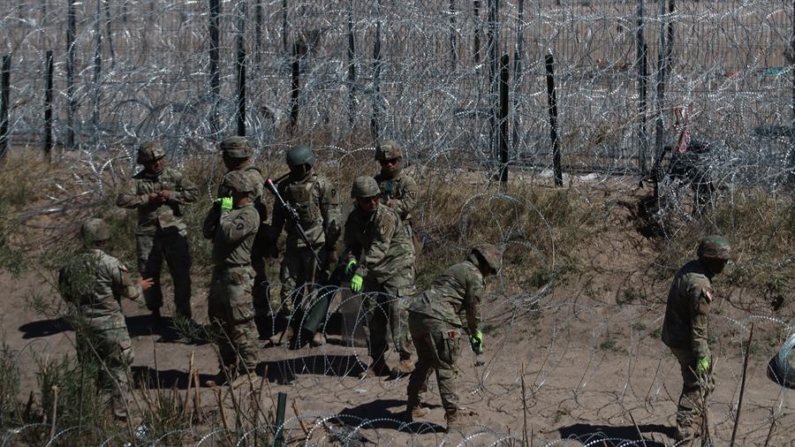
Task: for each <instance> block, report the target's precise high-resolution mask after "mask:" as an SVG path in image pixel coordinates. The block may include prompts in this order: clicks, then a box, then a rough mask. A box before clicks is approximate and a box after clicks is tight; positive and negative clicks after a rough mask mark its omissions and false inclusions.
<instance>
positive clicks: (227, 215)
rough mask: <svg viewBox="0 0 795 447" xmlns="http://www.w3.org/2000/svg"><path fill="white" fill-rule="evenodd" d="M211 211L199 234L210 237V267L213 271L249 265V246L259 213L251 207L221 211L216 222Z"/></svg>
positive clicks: (257, 225)
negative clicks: (211, 264) (211, 242)
mask: <svg viewBox="0 0 795 447" xmlns="http://www.w3.org/2000/svg"><path fill="white" fill-rule="evenodd" d="M215 215H217V213H216V212H215V211H213V210H211V211H210V213H208V215H207V219H205V220H204V227H203V228H202V233H203V235H204V237H206V238H208V239H209V238H210V237H212V238H213V252H212V258H213V265H214V266H215V267H216V268H231V267H246V266H250V265H251V246H252V245H253V244H254V237H255V236H256V235H257V228H259V213H257V210H256V209H255V208H254V205H253V204H248V205H244V206H242V207H240V208H235V209H232V210H221V213H220V216H219V217H218V220H216V219H215V218H214V216H215Z"/></svg>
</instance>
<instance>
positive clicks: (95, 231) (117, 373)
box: [58, 219, 152, 419]
mask: <svg viewBox="0 0 795 447" xmlns="http://www.w3.org/2000/svg"><path fill="white" fill-rule="evenodd" d="M80 235H81V237H82V239H83V246H84V250H83V251H82V252H81V253H79V254H78V255H77V256H74V257H72V258H71V259H70V261H69V263H68V264H67V265H66V266H64V267H63V268H61V270H60V272H59V275H58V289H59V292H60V294H61V297H63V299H64V301H66V303H67V304H68V305H69V317H68V319H69V322H70V323H71V324H72V327H73V328H74V330H75V338H76V345H77V346H76V348H77V358H78V360H79V361H80V364H81V365H82V366H83V367H85V366H86V365H88V364H92V363H93V364H96V365H97V366H98V369H99V377H100V386H101V387H103V388H105V389H107V390H109V392H110V395H111V407H112V411H113V416H114V417H115V418H117V419H126V418H127V397H128V395H129V393H130V383H129V378H130V375H131V374H130V364H132V361H133V349H132V341H131V340H130V334H129V332H127V323H126V322H125V320H124V314H123V313H122V310H121V302H120V301H121V299H122V298H129V299H131V300H135V299H138V297H139V296H141V294H142V293H143V290H146V289H148V288H149V287H151V286H152V280H151V279H143V278H139V279H138V280H137V282H133V281H132V280H131V279H130V274H129V273H128V271H127V267H125V266H124V264H122V263H121V262H120V261H119V260H118V259H116V258H114V257H113V256H110V255H108V254H107V253H105V252H104V251H102V248H103V247H104V246H105V244H106V243H107V242H108V240H109V239H110V227H108V224H107V223H105V221H103V220H102V219H89V220H87V221H85V222H84V223H83V225H82V226H81V228H80Z"/></svg>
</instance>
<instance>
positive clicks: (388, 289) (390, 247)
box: [344, 176, 416, 378]
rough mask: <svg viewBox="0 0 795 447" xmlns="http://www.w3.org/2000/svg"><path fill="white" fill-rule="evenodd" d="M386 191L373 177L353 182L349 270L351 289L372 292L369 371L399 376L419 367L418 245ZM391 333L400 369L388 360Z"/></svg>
mask: <svg viewBox="0 0 795 447" xmlns="http://www.w3.org/2000/svg"><path fill="white" fill-rule="evenodd" d="M380 192H381V191H380V189H379V188H378V183H376V181H375V179H374V178H372V177H367V176H361V177H357V178H356V180H355V181H354V182H353V185H352V187H351V198H353V199H355V200H356V203H355V205H354V208H353V210H352V211H351V212H350V214H349V215H348V220H347V221H346V223H345V231H344V241H345V247H346V251H345V252H346V253H347V254H348V257H347V259H346V260H345V273H346V274H348V275H350V276H351V280H350V288H351V291H352V292H354V293H365V294H366V297H365V302H364V303H365V306H366V307H365V310H366V312H367V319H366V324H365V333H366V334H367V337H368V341H369V343H368V346H369V350H370V352H369V354H370V357H371V358H372V362H371V363H370V366H369V367H368V369H367V371H365V372H364V374H363V375H364V376H369V377H372V376H385V375H391V376H392V377H393V378H397V377H399V376H400V375H401V374H408V373H410V372H411V371H412V370H413V369H414V363H413V362H412V360H411V356H412V354H413V349H411V345H410V343H409V342H408V340H409V338H408V334H407V333H408V327H407V326H408V321H407V316H408V312H407V311H406V308H407V305H408V302H409V300H410V299H411V297H413V296H414V295H415V293H416V291H415V288H414V245H413V244H412V243H411V238H410V237H409V233H408V232H407V231H406V227H405V226H404V225H403V222H402V221H401V219H400V216H399V215H398V214H397V212H395V211H394V210H393V209H392V208H390V207H388V206H386V205H384V204H383V203H380V200H379V195H380ZM387 332H391V335H392V347H393V349H394V350H395V351H396V352H397V353H398V354H399V356H400V362H399V364H398V366H397V367H396V368H394V369H392V368H390V367H389V366H388V364H387V361H386V354H387V351H388V348H389V343H388V342H387Z"/></svg>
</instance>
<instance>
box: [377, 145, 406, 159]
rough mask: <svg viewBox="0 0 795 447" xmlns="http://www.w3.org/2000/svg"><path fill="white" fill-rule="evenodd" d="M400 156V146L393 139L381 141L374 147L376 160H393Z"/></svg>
mask: <svg viewBox="0 0 795 447" xmlns="http://www.w3.org/2000/svg"><path fill="white" fill-rule="evenodd" d="M402 156H403V155H402V153H401V151H400V146H399V145H398V143H397V141H395V140H385V141H382V142H380V143H378V146H376V148H375V159H376V161H385V160H394V159H396V158H401V157H402Z"/></svg>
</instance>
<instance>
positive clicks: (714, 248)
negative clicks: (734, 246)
mask: <svg viewBox="0 0 795 447" xmlns="http://www.w3.org/2000/svg"><path fill="white" fill-rule="evenodd" d="M696 254H697V255H698V257H699V259H715V260H719V261H728V260H729V259H730V258H731V246H730V245H729V241H728V240H727V239H726V238H725V237H723V236H715V235H713V236H707V237H705V238H704V239H702V240H701V242H699V243H698V249H697V250H696Z"/></svg>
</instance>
